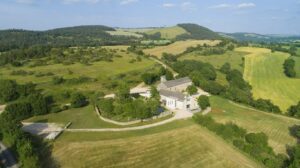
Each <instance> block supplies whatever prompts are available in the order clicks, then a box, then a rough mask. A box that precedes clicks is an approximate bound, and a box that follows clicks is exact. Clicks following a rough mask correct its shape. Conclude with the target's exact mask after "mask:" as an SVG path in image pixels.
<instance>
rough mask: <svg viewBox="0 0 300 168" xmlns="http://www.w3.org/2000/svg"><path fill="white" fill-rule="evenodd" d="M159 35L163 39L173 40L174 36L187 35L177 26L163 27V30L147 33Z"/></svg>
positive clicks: (148, 32)
mask: <svg viewBox="0 0 300 168" xmlns="http://www.w3.org/2000/svg"><path fill="white" fill-rule="evenodd" d="M158 32H159V33H161V37H162V38H165V39H174V38H176V36H178V35H181V34H185V33H188V32H187V31H186V30H184V29H183V28H181V27H179V26H173V27H165V28H158V29H153V30H150V31H147V32H146V33H147V34H155V33H158Z"/></svg>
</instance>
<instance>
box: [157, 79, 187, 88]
mask: <svg viewBox="0 0 300 168" xmlns="http://www.w3.org/2000/svg"><path fill="white" fill-rule="evenodd" d="M189 82H192V81H191V79H190V78H189V77H184V78H179V79H175V80H170V81H166V82H164V83H163V84H164V85H165V86H166V87H168V88H170V87H174V86H177V85H182V84H185V83H189Z"/></svg>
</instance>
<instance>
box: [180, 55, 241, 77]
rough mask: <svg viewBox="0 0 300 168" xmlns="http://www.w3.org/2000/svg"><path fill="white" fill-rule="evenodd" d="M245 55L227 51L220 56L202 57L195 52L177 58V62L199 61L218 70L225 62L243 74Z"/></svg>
mask: <svg viewBox="0 0 300 168" xmlns="http://www.w3.org/2000/svg"><path fill="white" fill-rule="evenodd" d="M245 55H247V52H239V51H227V52H226V53H225V54H222V55H209V56H203V55H201V54H199V53H197V52H192V53H188V54H185V55H183V56H181V57H180V58H179V60H199V61H202V62H207V63H210V64H212V65H213V66H214V67H215V68H217V69H219V68H221V66H222V65H223V64H225V63H226V62H228V63H230V65H231V68H232V69H237V70H239V71H241V72H243V70H244V68H243V66H244V65H243V64H244V63H243V57H244V56H245Z"/></svg>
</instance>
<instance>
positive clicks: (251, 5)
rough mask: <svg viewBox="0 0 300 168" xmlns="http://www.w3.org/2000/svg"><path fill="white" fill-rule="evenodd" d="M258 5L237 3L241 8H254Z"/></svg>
mask: <svg viewBox="0 0 300 168" xmlns="http://www.w3.org/2000/svg"><path fill="white" fill-rule="evenodd" d="M255 6H256V5H255V4H254V3H241V4H238V5H237V8H239V9H241V8H253V7H255Z"/></svg>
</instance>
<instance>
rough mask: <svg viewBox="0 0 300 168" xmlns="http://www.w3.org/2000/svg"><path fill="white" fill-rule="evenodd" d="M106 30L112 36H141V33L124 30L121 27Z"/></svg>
mask: <svg viewBox="0 0 300 168" xmlns="http://www.w3.org/2000/svg"><path fill="white" fill-rule="evenodd" d="M106 32H107V33H109V34H110V35H113V36H133V37H137V38H142V37H143V35H141V34H137V33H135V32H132V31H126V30H122V29H116V31H106Z"/></svg>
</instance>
